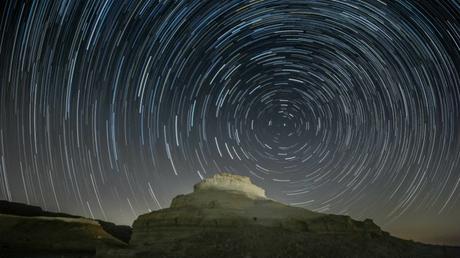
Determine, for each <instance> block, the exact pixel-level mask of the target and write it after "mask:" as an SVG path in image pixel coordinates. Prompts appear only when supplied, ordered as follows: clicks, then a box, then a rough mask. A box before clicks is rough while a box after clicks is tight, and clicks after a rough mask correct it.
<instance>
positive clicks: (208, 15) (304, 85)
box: [0, 0, 460, 244]
mask: <svg viewBox="0 0 460 258" xmlns="http://www.w3.org/2000/svg"><path fill="white" fill-rule="evenodd" d="M0 13H1V19H0V33H1V35H0V199H5V200H10V201H17V202H24V203H28V204H34V205H40V206H42V207H43V208H44V209H48V210H55V211H62V212H68V213H74V214H79V215H83V216H87V217H93V218H99V219H105V220H112V221H115V222H118V223H125V224H131V222H132V221H133V220H134V219H135V218H136V217H137V216H138V215H140V214H143V213H146V212H148V211H152V210H156V209H160V208H165V207H168V206H169V203H170V201H171V198H172V197H174V196H175V195H177V194H180V193H186V192H190V191H191V187H192V185H193V184H194V183H196V182H198V181H199V180H200V179H202V178H204V177H208V176H211V175H213V174H215V173H218V172H231V173H235V174H240V175H245V176H249V177H250V178H251V180H252V181H253V182H254V183H255V184H257V185H259V186H261V187H263V188H265V189H266V190H267V192H268V196H270V197H271V198H273V199H276V200H280V201H283V202H285V203H288V204H291V205H296V206H299V207H304V208H307V209H310V210H314V211H319V212H326V213H336V214H347V215H350V216H353V217H355V218H368V217H369V218H373V219H374V220H375V221H376V222H377V223H378V224H380V225H382V226H383V227H384V228H386V229H389V230H390V232H392V233H393V232H394V233H395V234H399V235H402V236H406V237H407V238H415V239H422V240H427V241H432V242H443V241H444V242H448V241H450V242H451V243H456V244H460V233H459V232H460V226H459V225H458V216H460V202H459V197H460V185H459V184H460V2H459V1H456V0H443V1H428V0H427V1H390V0H387V1H384V0H381V1H377V0H376V1H371V0H369V1H346V0H334V1H332V0H315V1H313V0H312V1H307V0H302V1H296V0H292V1H284V0H276V1H275V0H260V1H257V0H252V1H243V0H238V1H231V0H227V1H216V0H212V1H198V0H197V1H194V0H193V1H189V0H184V1H173V0H160V1H158V0H156V1H112V0H104V1H102V0H101V1H73V0H68V1H46V0H43V1H14V0H11V1H1V2H0ZM441 238H442V240H441ZM452 239H454V240H452ZM453 241H454V242H453ZM455 241H456V242H455Z"/></svg>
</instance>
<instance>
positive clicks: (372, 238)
mask: <svg viewBox="0 0 460 258" xmlns="http://www.w3.org/2000/svg"><path fill="white" fill-rule="evenodd" d="M98 257H460V249H458V248H451V247H441V246H432V245H425V244H420V243H415V242H413V241H407V240H402V239H398V238H395V237H392V236H390V235H389V234H388V233H387V232H384V231H382V230H381V229H380V228H379V227H378V226H377V225H376V224H374V223H373V222H372V220H370V219H366V220H364V221H357V220H353V219H351V218H350V217H348V216H339V215H330V214H322V213H316V212H312V211H309V210H306V209H302V208H297V207H292V206H288V205H284V204H281V203H278V202H276V201H273V200H271V199H268V198H267V197H266V196H265V192H264V190H263V189H261V188H259V187H257V186H255V185H253V184H252V183H251V182H250V180H249V178H247V177H241V176H236V175H232V174H227V173H222V174H217V175H215V176H213V177H211V178H208V179H205V180H204V181H202V182H200V183H199V184H197V185H195V187H194V192H193V193H190V194H186V195H179V196H177V197H176V198H174V199H173V201H172V203H171V207H170V208H167V209H162V210H158V211H154V212H151V213H148V214H144V215H141V216H139V218H138V219H137V220H136V221H135V222H134V224H133V235H132V238H131V241H130V243H129V247H128V248H110V247H108V248H100V249H98Z"/></svg>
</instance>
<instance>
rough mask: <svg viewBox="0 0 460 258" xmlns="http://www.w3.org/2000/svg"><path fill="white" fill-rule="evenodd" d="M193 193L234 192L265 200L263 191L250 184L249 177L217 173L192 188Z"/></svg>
mask: <svg viewBox="0 0 460 258" xmlns="http://www.w3.org/2000/svg"><path fill="white" fill-rule="evenodd" d="M193 190H194V192H199V191H205V190H221V191H236V192H241V193H244V194H246V195H247V196H248V197H251V198H263V199H266V198H267V197H266V196H265V190H264V189H262V188H260V187H258V186H256V185H254V184H252V182H251V180H250V179H249V177H246V176H238V175H233V174H230V173H219V174H216V175H214V176H212V177H209V178H206V179H204V180H203V181H201V182H200V183H198V184H196V185H194V186H193Z"/></svg>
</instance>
